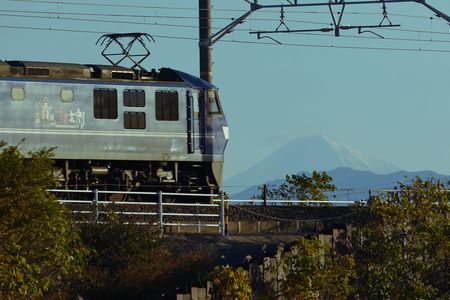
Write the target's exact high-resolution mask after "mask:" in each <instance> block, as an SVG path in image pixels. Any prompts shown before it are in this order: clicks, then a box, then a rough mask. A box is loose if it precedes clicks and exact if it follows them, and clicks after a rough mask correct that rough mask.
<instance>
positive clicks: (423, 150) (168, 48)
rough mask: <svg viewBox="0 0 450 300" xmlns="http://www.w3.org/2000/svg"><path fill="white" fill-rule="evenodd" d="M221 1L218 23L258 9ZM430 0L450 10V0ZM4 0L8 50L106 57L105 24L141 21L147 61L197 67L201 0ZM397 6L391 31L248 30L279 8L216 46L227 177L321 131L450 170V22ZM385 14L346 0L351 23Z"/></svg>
mask: <svg viewBox="0 0 450 300" xmlns="http://www.w3.org/2000/svg"><path fill="white" fill-rule="evenodd" d="M309 1H310V2H323V1H320V0H309ZM212 2H213V5H214V8H213V17H214V18H215V19H214V22H213V26H214V27H215V28H221V27H223V26H224V25H225V24H227V22H228V21H229V20H230V18H233V17H234V18H236V17H239V16H240V15H241V14H243V13H244V11H245V10H246V9H247V8H248V4H247V3H246V2H245V1H243V0H213V1H212ZM280 2H281V1H280V0H278V1H271V0H266V1H260V3H263V4H268V3H272V4H280ZM427 2H429V3H430V4H433V5H435V6H436V7H437V8H439V9H441V10H442V11H444V12H445V13H447V14H450V1H442V0H435V1H427ZM1 3H2V5H1V8H0V35H1V36H2V47H1V50H0V59H4V60H14V59H23V60H37V61H39V60H42V61H61V62H66V61H67V62H79V63H105V60H104V59H103V58H102V57H101V55H100V52H101V50H102V49H101V47H99V46H96V45H95V42H96V40H97V38H98V37H99V36H100V32H133V31H141V32H148V33H150V34H153V35H154V36H155V39H156V41H157V43H156V44H154V45H151V49H152V56H151V58H150V59H149V60H148V61H147V62H146V63H145V65H146V67H147V68H149V69H150V68H159V67H163V66H168V67H172V68H176V69H180V70H183V71H186V72H189V73H192V74H198V46H197V45H198V41H197V37H198V32H197V29H196V26H197V22H198V20H197V19H196V17H197V12H196V7H197V4H198V1H197V0H192V1H187V0H159V1H156V0H155V1H151V0H146V1H137V0H130V1H125V0H118V1H106V0H105V1H87V0H77V1H75V0H73V1H62V0H61V1H8V0H1ZM58 3H59V4H58ZM67 3H76V4H67ZM83 3H90V4H98V6H92V5H90V6H85V5H81V4H83ZM103 4H109V5H111V4H113V5H118V6H106V5H103ZM133 5H135V6H136V7H133ZM139 6H140V7H139ZM174 8H176V9H174ZM387 9H388V12H389V15H388V16H389V18H390V20H391V21H392V23H395V24H397V23H399V24H401V25H402V26H401V27H399V28H395V29H394V30H393V29H390V30H387V29H378V30H374V31H376V33H377V34H380V35H382V36H384V37H385V39H381V38H378V37H376V36H375V35H373V34H371V33H365V34H361V35H358V33H357V32H356V31H345V32H342V35H343V36H342V37H339V38H337V37H334V35H333V34H332V33H326V34H324V33H320V34H318V35H317V34H314V35H313V34H277V35H271V36H272V37H273V38H275V39H277V40H278V41H280V42H282V43H283V44H284V45H278V44H275V43H274V42H272V41H271V40H269V39H261V40H257V39H256V37H255V36H253V35H249V34H248V31H249V30H257V29H260V30H274V29H275V28H276V27H277V26H278V24H279V21H278V19H279V15H280V13H279V11H275V10H268V11H261V12H258V13H255V14H254V15H253V16H252V17H251V18H249V19H248V20H247V22H245V23H244V24H241V25H240V26H239V27H237V29H236V30H235V31H234V32H233V33H231V34H229V35H227V36H226V37H225V38H224V40H223V41H222V42H218V43H216V44H215V45H214V47H213V48H214V50H213V61H214V66H213V72H214V84H215V85H217V86H218V87H219V88H220V90H221V96H222V102H223V107H224V109H225V112H226V114H227V118H228V122H229V125H230V135H231V140H230V143H229V147H228V149H227V152H226V166H225V177H230V176H232V175H233V174H236V173H238V172H240V171H242V170H243V169H245V168H247V167H250V166H251V165H253V164H255V163H256V162H258V161H259V160H261V159H263V158H264V157H265V156H266V155H267V154H269V153H270V152H272V151H273V150H275V149H276V148H278V147H279V146H281V145H282V144H283V143H285V142H287V141H288V140H290V139H293V138H297V137H305V136H312V135H318V134H324V135H328V136H331V137H334V138H335V139H337V140H340V141H342V142H344V143H346V144H349V145H351V146H353V147H355V148H357V149H359V150H361V151H362V152H364V153H367V154H369V155H374V156H376V157H379V158H382V159H384V160H387V161H389V162H391V163H393V164H394V165H396V166H398V167H400V168H402V169H406V170H424V169H427V170H434V171H437V172H440V173H444V174H450V154H449V150H450V118H449V116H450V82H449V76H448V74H449V71H450V26H448V24H447V23H446V22H444V21H443V20H441V19H438V18H433V19H430V17H432V16H433V14H432V13H431V12H430V11H428V10H427V9H426V8H424V7H422V6H420V5H418V4H416V3H405V4H391V5H388V7H387ZM7 10H8V11H7ZM37 12H40V13H37ZM68 13H71V14H68ZM381 13H382V10H381V4H380V5H378V4H377V5H371V6H364V7H363V6H347V7H346V13H345V14H344V17H343V22H342V23H343V24H346V25H374V24H378V23H379V22H380V21H381V19H382V14H381ZM82 14H84V15H82ZM86 14H91V15H86ZM105 15H108V16H105ZM122 15H124V16H122ZM285 15H286V25H288V27H289V28H290V29H291V30H293V29H316V28H322V27H328V26H329V25H328V24H329V23H330V22H331V17H330V15H329V12H328V11H327V8H307V9H305V8H301V9H294V10H286V12H285ZM31 16H34V17H33V18H31ZM68 18H70V19H71V20H68ZM81 19H83V20H81ZM86 19H91V20H92V19H93V20H94V21H86ZM100 20H103V21H106V22H100ZM130 23H136V24H130ZM19 27H21V28H19ZM24 27H27V28H34V29H24ZM37 28H39V30H38V29H37ZM50 28H52V30H49V29H50ZM60 30H74V31H71V32H69V31H60ZM79 31H81V32H79ZM213 31H216V29H215V30H213ZM90 32H91V33H90ZM255 42H256V43H255ZM306 45H307V46H306ZM312 46H313V47H312ZM339 47H344V48H339ZM357 48H358V49H357ZM361 48H365V49H361ZM367 48H370V49H367ZM374 48H377V49H374ZM380 48H382V49H385V50H380ZM386 49H387V50H386ZM399 49H401V50H399ZM419 49H420V50H421V51H418V50H419ZM429 50H432V51H434V52H430V51H429Z"/></svg>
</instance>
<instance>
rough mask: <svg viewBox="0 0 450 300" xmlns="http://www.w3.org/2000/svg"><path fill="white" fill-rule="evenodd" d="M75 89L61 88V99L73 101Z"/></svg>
mask: <svg viewBox="0 0 450 300" xmlns="http://www.w3.org/2000/svg"><path fill="white" fill-rule="evenodd" d="M73 98H74V97H73V90H72V89H65V88H62V89H61V101H62V102H65V103H69V102H73Z"/></svg>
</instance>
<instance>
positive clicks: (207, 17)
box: [198, 0, 212, 82]
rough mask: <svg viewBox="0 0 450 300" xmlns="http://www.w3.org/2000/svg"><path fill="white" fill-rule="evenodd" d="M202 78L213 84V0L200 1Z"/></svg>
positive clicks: (199, 21)
mask: <svg viewBox="0 0 450 300" xmlns="http://www.w3.org/2000/svg"><path fill="white" fill-rule="evenodd" d="M198 8H199V18H198V23H199V38H200V39H199V40H200V42H199V45H198V46H199V48H200V78H201V79H203V80H206V81H208V82H212V63H211V61H212V47H211V0H199V1H198Z"/></svg>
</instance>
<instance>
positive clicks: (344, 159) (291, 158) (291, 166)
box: [224, 135, 400, 193]
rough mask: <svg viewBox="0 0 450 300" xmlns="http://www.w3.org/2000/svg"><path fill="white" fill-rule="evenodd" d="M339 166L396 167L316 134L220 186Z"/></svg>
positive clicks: (375, 170) (387, 169) (375, 169)
mask: <svg viewBox="0 0 450 300" xmlns="http://www.w3.org/2000/svg"><path fill="white" fill-rule="evenodd" d="M341 167H344V168H348V169H352V170H356V171H370V172H372V173H375V174H389V173H393V172H397V171H399V170H400V169H399V168H397V167H396V166H394V165H393V164H391V163H388V162H386V161H383V160H381V159H378V158H376V157H372V156H369V155H367V154H364V153H362V152H360V151H358V150H356V149H354V148H353V147H351V146H348V145H345V144H343V143H341V142H339V141H337V140H335V139H333V138H330V137H327V136H324V135H319V136H312V137H306V138H298V139H294V140H292V141H290V142H288V143H287V144H285V145H283V146H281V147H280V148H279V149H278V150H275V151H274V152H272V153H271V154H270V155H268V156H267V157H266V158H264V159H263V160H261V161H260V162H259V163H257V164H255V165H254V166H252V167H250V168H249V169H247V170H245V171H243V172H241V173H240V174H238V175H236V176H234V177H232V178H229V179H228V180H225V182H224V187H225V188H227V187H230V188H233V187H237V186H240V187H249V186H252V185H258V184H262V183H265V182H268V181H271V180H274V179H279V178H284V176H285V175H286V174H297V173H298V172H300V171H302V172H303V171H305V172H312V171H313V170H318V171H329V170H334V169H337V168H341ZM234 192H237V191H236V190H235V191H234ZM232 193H233V192H232Z"/></svg>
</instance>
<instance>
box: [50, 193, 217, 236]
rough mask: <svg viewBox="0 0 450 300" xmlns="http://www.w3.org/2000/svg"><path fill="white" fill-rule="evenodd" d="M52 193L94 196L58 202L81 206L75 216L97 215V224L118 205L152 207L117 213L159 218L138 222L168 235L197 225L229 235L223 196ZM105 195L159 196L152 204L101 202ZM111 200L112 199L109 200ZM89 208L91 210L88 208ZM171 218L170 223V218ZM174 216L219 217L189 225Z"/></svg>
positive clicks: (185, 217)
mask: <svg viewBox="0 0 450 300" xmlns="http://www.w3.org/2000/svg"><path fill="white" fill-rule="evenodd" d="M49 191H50V192H52V193H55V194H56V195H57V196H61V195H64V196H67V195H70V198H73V197H74V196H75V197H77V196H80V195H87V197H83V198H88V197H89V195H91V199H92V200H86V199H70V200H68V199H57V201H58V202H59V203H62V204H67V205H72V206H73V205H78V206H81V208H77V209H72V210H70V212H71V213H73V214H75V215H86V214H90V215H93V216H94V222H103V221H101V218H100V216H101V215H106V214H108V213H110V212H111V210H110V209H108V207H109V206H112V205H114V206H115V207H117V206H126V207H128V208H129V207H132V206H137V207H148V209H146V210H145V211H135V210H132V209H129V210H124V211H123V210H122V211H121V210H118V211H117V210H115V212H116V213H118V214H120V215H124V216H140V217H142V216H144V217H145V216H147V217H151V216H154V217H157V222H151V221H148V222H135V224H145V225H155V226H159V227H160V230H161V231H160V233H161V234H163V233H164V227H167V226H168V227H171V226H178V227H179V226H196V227H198V228H200V227H216V228H218V230H219V232H220V233H221V234H222V235H225V199H224V196H223V194H222V195H217V194H195V195H194V194H183V193H165V192H162V191H159V192H127V191H100V190H63V189H52V190H49ZM101 195H127V196H129V195H135V196H156V199H157V201H155V202H148V201H113V200H109V199H108V197H104V198H105V199H103V200H102V199H100V198H101ZM165 196H195V197H216V198H217V197H219V196H220V199H217V201H215V202H217V204H215V203H214V204H204V203H169V202H164V198H165ZM107 199H108V200H107ZM86 207H87V208H89V209H87V208H86ZM168 207H189V208H191V209H192V208H212V210H215V211H216V213H192V212H168V211H167V208H168ZM168 217H169V220H167V218H168ZM170 217H183V218H184V219H185V220H189V218H193V217H195V218H215V221H213V222H209V223H204V222H197V223H189V221H186V222H183V223H180V222H171V221H170Z"/></svg>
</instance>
